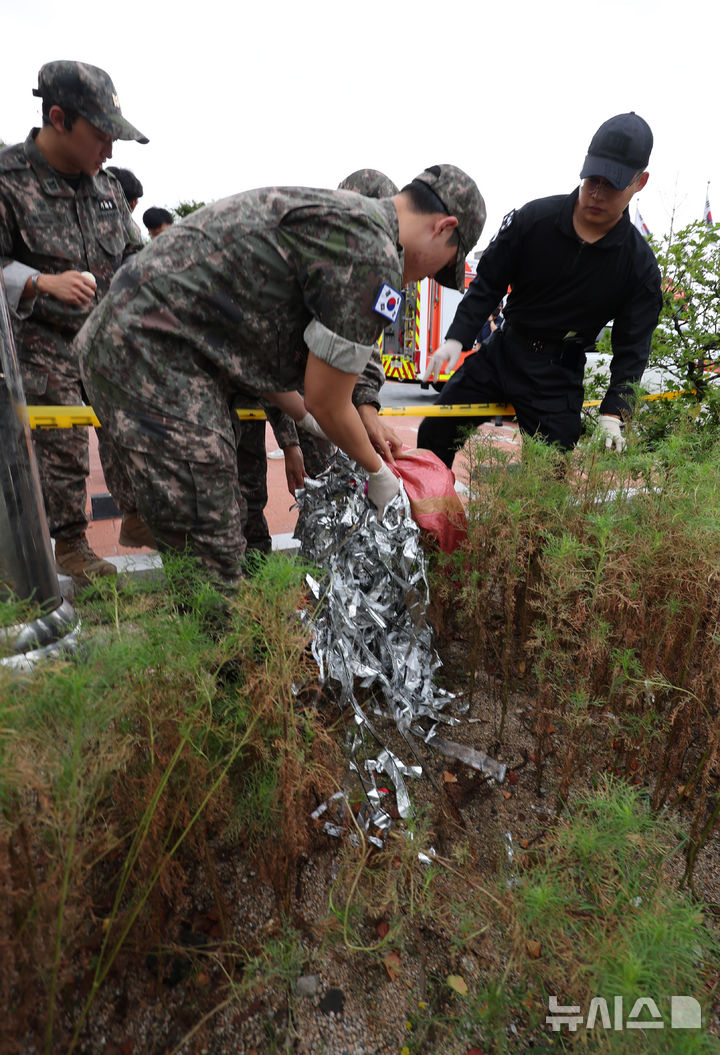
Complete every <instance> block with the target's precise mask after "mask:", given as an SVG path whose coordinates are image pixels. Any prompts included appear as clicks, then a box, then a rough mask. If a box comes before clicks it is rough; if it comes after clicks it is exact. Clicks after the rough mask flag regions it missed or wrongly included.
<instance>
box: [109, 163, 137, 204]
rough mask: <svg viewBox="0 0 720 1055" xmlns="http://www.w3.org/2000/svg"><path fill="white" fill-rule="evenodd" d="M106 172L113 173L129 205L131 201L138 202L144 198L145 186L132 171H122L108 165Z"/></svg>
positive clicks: (115, 166)
mask: <svg viewBox="0 0 720 1055" xmlns="http://www.w3.org/2000/svg"><path fill="white" fill-rule="evenodd" d="M105 171H106V172H112V174H113V176H114V177H115V179H116V180H117V181H118V182H119V184H120V186H121V187H122V189H123V192H124V194H125V198H126V200H127V201H128V203H130V202H131V201H137V199H138V198H142V196H143V185H142V183H141V182H140V180H139V179H138V178H137V176H136V175H135V173H134V172H131V171H130V169H121V168H119V167H118V166H117V165H108V166H107V168H106V170H105Z"/></svg>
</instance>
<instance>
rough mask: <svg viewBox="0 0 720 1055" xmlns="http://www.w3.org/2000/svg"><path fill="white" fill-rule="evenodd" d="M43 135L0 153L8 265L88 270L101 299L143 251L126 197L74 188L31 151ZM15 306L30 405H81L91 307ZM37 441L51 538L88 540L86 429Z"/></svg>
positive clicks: (127, 493)
mask: <svg viewBox="0 0 720 1055" xmlns="http://www.w3.org/2000/svg"><path fill="white" fill-rule="evenodd" d="M37 131H38V130H37V129H33V130H32V132H31V133H30V135H29V136H28V138H27V140H26V141H25V143H24V144H18V145H16V146H13V147H8V148H7V149H5V150H3V151H0V257H1V258H2V265H3V266H6V265H8V264H12V265H13V266H14V267H16V268H20V269H22V268H25V269H27V276H28V277H29V276H30V275H31V274H33V273H35V272H38V271H39V272H42V273H44V274H59V273H60V272H62V271H67V270H70V269H74V270H78V271H90V272H91V273H92V274H93V275H94V276H95V279H96V281H97V294H96V296H97V297H98V298H100V297H102V296H103V294H105V293H106V292H107V290H108V288H109V285H110V280H111V278H112V276H113V274H114V272H115V271H116V270H117V268H118V267H119V266H120V264H121V263H122V261H123V260H124V259H125V258H126V257H127V256H128V255H129V254H130V253H134V252H136V251H137V250H138V249H140V248H141V247H142V246H141V243H140V242H138V241H137V235H136V233H135V231H136V228H135V225H134V224H133V221H132V219H131V217H130V212H129V210H128V207H127V203H126V201H125V197H124V195H123V193H122V189H121V188H120V185H119V184H118V182H117V181H116V180H115V179H114V178H113V177H110V176H108V175H107V174H106V173H104V172H100V173H99V174H98V175H97V176H96V177H94V178H90V177H87V176H82V177H81V178H80V181H79V185H78V187H77V190H75V189H74V188H73V187H72V186H71V185H70V184H69V183H68V182H66V181H65V180H63V179H62V177H61V176H60V175H59V174H58V173H57V172H55V170H54V169H52V168H51V167H50V165H48V163H47V161H46V160H45V158H44V156H43V155H42V154H41V152H40V151H39V150H38V148H37V147H36V146H35V142H34V138H35V135H36V133H37ZM134 228H135V230H134ZM21 273H22V272H21ZM24 281H26V279H25V280H24ZM24 281H23V282H22V284H24ZM11 308H12V309H13V310H12V317H13V330H14V336H15V342H16V346H17V351H18V359H19V363H20V368H21V373H22V378H23V385H24V389H25V396H26V399H27V401H28V403H37V404H63V403H64V404H78V403H81V402H82V400H83V398H84V391H83V388H82V383H81V380H80V371H79V368H78V365H77V358H76V353H75V352H74V350H73V348H72V340H73V337H74V336H75V334H76V333H77V331H78V330H79V329H80V327H81V326H82V324H83V322H84V321H85V319H86V318H87V316H88V314H89V312H90V308H78V307H72V306H71V305H68V304H64V303H62V302H61V301H59V300H57V299H55V298H54V297H50V296H46V295H42V294H41V295H39V296H38V297H37V298H35V299H34V301H29V300H24V301H22V303H18V304H15V305H11ZM27 311H29V312H30V314H27ZM33 439H34V443H35V452H36V455H37V460H38V468H39V471H40V477H41V481H42V485H43V495H44V498H45V505H46V511H47V516H48V522H49V525H50V533H51V534H52V535H53V536H54V537H55V538H73V537H76V536H78V535H82V534H83V533H84V531H85V528H86V526H87V517H86V515H85V504H86V478H87V474H88V437H87V430H86V429H73V430H72V431H69V430H61V429H48V430H35V431H34V432H33ZM111 449H112V448H111V442H110V439H109V437H103V438H102V440H101V442H100V452H101V460H102V462H103V468H104V470H105V475H106V482H107V483H108V486H109V487H110V486H111V483H110V480H112V481H113V485H112V486H113V487H114V491H113V494H114V497H115V499H116V501H117V502H118V504H119V505H120V506H121V508H123V509H124V510H125V511H128V512H130V511H132V510H133V509H134V501H133V498H132V492H131V489H130V485H129V481H128V480H127V478H126V477H125V475H124V474H123V472H122V470H121V468H120V466H119V465H117V464H116V463H115V462H113V461H112V457H111Z"/></svg>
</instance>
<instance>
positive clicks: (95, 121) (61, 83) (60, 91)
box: [33, 59, 149, 143]
mask: <svg viewBox="0 0 720 1055" xmlns="http://www.w3.org/2000/svg"><path fill="white" fill-rule="evenodd" d="M33 95H38V96H40V98H41V99H45V100H47V101H48V102H49V103H50V104H51V105H53V104H56V105H57V106H62V107H63V109H67V110H75V111H76V113H78V114H80V116H81V117H84V118H85V120H86V121H89V122H90V124H91V125H95V127H96V128H99V129H100V131H101V132H104V133H105V135H107V136H112V138H113V139H135V140H137V142H138V143H147V142H149V140H148V138H147V136H144V135H143V134H142V132H138V130H137V128H135V126H134V125H131V124H130V122H129V121H127V120H126V119H125V118H124V117H123V115H122V110H121V109H120V103H119V102H118V97H117V92H116V91H115V85H114V84H113V82H112V81H111V80H110V76H109V75H108V74H107V73H106V72H105V70H101V69H100V67H99V66H91V65H90V64H89V63H88V62H74V61H72V60H70V59H59V60H58V61H56V62H46V63H45V65H44V66H42V67H41V69H40V72H39V74H38V86H37V88H33Z"/></svg>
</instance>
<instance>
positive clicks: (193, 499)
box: [118, 427, 245, 583]
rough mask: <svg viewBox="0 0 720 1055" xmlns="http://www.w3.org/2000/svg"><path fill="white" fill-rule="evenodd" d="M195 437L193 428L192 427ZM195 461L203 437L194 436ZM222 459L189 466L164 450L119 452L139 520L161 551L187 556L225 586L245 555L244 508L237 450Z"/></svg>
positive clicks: (230, 450)
mask: <svg viewBox="0 0 720 1055" xmlns="http://www.w3.org/2000/svg"><path fill="white" fill-rule="evenodd" d="M188 428H189V431H190V432H191V433H192V429H191V427H188ZM192 438H193V440H194V446H195V450H196V452H197V455H196V456H197V458H198V459H202V456H203V435H202V430H198V431H197V432H196V433H195V434H194V435H193V437H192ZM226 446H227V450H226V452H224V457H222V458H218V457H217V456H216V457H214V458H213V460H212V461H201V460H198V461H187V460H185V459H183V458H181V457H173V455H172V452H170V451H168V450H166V449H163V447H162V445H161V446H160V447H159V448H158V452H157V453H150V452H147V451H145V452H141V451H135V450H132V449H129V448H123V447H118V451H119V453H120V456H121V457H122V459H123V462H124V465H125V468H126V470H127V473H128V476H129V478H130V482H131V483H132V487H133V492H134V495H135V501H136V503H137V508H138V512H139V513H140V516H141V517H142V519H143V520H144V521H145V523H146V524H147V525H148V526H149V528H150V530H151V531H152V533H153V535H154V536H155V540H156V541H157V544H158V549H159V550H160V551H161V552H162V551H163V550H178V551H181V552H182V551H189V552H191V553H192V554H193V555H194V556H195V557H197V559H198V560H199V561H200V563H201V564H203V565H204V566H205V567H206V568H207V569H208V570H209V571H210V572H211V574H212V575H213V576H214V577H215V578H217V579H219V580H220V581H221V582H226V583H233V582H236V581H237V580H238V579H239V578H240V576H241V574H242V559H243V555H244V553H245V537H244V534H243V504H244V499H243V497H242V495H241V493H240V487H239V484H238V475H237V462H236V455H235V450H234V448H233V447H232V446H231V445H230V444H227V445H226Z"/></svg>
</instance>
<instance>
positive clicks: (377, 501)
mask: <svg viewBox="0 0 720 1055" xmlns="http://www.w3.org/2000/svg"><path fill="white" fill-rule="evenodd" d="M399 490H400V481H399V480H398V478H397V476H396V475H395V473H394V472H393V471H392V469H391V468H390V466H389V465H388V464H387V462H383V463H382V464H381V466H380V468H379V469H378V471H377V472H376V473H370V477H369V479H368V489H367V496H368V498H369V499H370V501H371V502H372V503H373V505H375V506H377V515H378V520H382V518H383V514H384V513H385V506H386V505H387V504H388V502H389V501H390V499H391V498H394V497H395V495H396V494H397V493H398V491H399Z"/></svg>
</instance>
